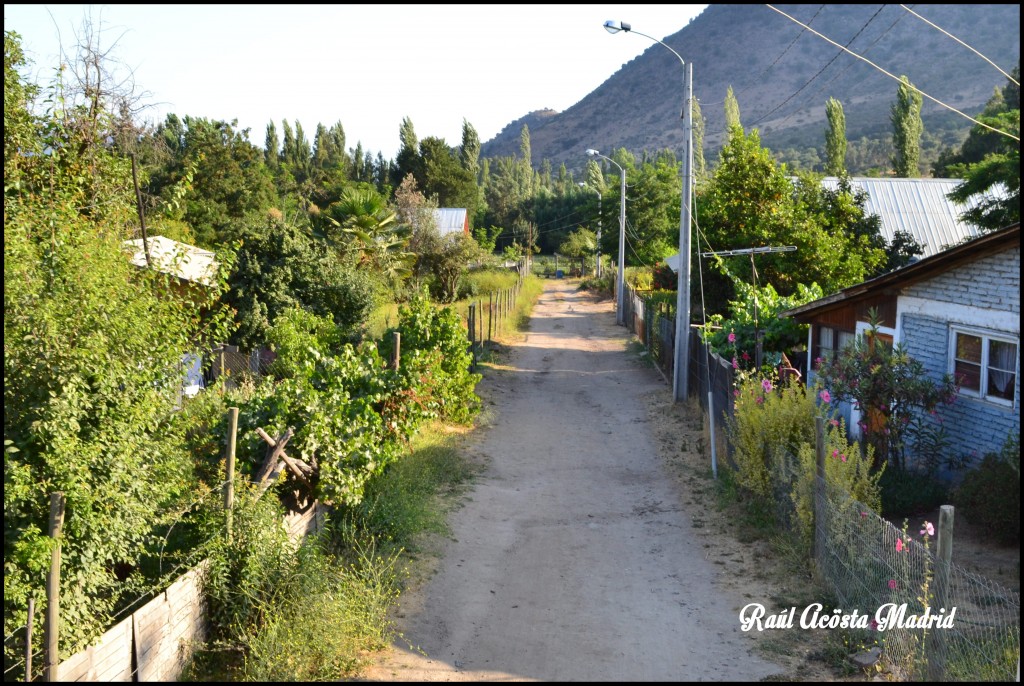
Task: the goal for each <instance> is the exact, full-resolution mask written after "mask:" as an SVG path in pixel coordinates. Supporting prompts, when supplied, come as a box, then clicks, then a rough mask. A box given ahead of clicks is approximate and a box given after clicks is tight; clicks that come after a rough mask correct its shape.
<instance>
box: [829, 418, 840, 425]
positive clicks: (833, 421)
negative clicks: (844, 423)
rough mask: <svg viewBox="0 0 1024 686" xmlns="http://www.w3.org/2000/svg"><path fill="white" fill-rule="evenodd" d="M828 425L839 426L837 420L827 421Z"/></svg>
mask: <svg viewBox="0 0 1024 686" xmlns="http://www.w3.org/2000/svg"><path fill="white" fill-rule="evenodd" d="M829 424H831V425H832V426H839V420H838V419H832V420H829Z"/></svg>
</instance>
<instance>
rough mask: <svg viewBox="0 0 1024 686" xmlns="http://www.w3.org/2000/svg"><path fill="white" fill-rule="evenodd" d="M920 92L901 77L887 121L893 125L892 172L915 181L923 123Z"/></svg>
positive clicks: (918, 170) (917, 172)
mask: <svg viewBox="0 0 1024 686" xmlns="http://www.w3.org/2000/svg"><path fill="white" fill-rule="evenodd" d="M921 102H922V100H921V93H920V91H918V90H917V89H916V88H914V86H913V85H912V84H911V83H910V79H908V78H907V77H906V76H901V77H900V86H899V88H898V89H897V91H896V102H894V103H893V104H892V107H891V109H890V115H889V120H890V121H891V122H892V146H893V148H894V153H893V157H892V160H891V162H892V166H893V170H894V171H895V173H896V176H899V177H903V178H911V179H912V178H917V177H918V176H920V175H921V170H920V167H919V161H920V158H921V134H922V132H923V131H924V124H923V123H922V121H921Z"/></svg>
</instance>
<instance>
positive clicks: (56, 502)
mask: <svg viewBox="0 0 1024 686" xmlns="http://www.w3.org/2000/svg"><path fill="white" fill-rule="evenodd" d="M63 527H64V494H63V493H61V492H60V491H58V492H56V493H51V494H50V538H52V539H53V550H52V551H51V553H50V571H49V572H47V574H46V657H45V667H44V671H43V677H44V678H45V679H46V681H48V682H51V683H52V682H54V681H59V678H58V675H57V668H58V667H59V666H60V650H59V647H58V644H57V637H58V636H59V633H60V535H61V529H62V528H63Z"/></svg>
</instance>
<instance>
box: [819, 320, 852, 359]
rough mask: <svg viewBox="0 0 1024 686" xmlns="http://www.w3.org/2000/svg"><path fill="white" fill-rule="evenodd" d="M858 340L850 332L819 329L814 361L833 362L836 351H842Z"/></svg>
mask: <svg viewBox="0 0 1024 686" xmlns="http://www.w3.org/2000/svg"><path fill="white" fill-rule="evenodd" d="M854 340H856V336H854V334H852V333H851V332H849V331H839V330H837V329H833V328H831V327H828V326H819V327H818V345H817V348H816V349H815V354H814V359H815V360H817V359H818V358H821V359H822V360H831V359H832V358H833V357H834V356H835V354H836V351H838V350H842V349H843V348H845V347H846V346H848V345H849V344H851V343H853V341H854Z"/></svg>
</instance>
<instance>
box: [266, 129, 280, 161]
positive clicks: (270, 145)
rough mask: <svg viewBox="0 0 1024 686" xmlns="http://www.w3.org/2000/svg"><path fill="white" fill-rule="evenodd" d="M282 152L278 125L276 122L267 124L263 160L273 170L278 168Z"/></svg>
mask: <svg viewBox="0 0 1024 686" xmlns="http://www.w3.org/2000/svg"><path fill="white" fill-rule="evenodd" d="M280 154H281V143H280V141H278V140H277V127H276V126H274V122H270V123H269V124H267V137H266V140H265V142H264V145H263V161H264V163H265V164H266V165H267V167H269V168H270V169H271V170H274V169H277V167H278V164H279V162H280V160H279V159H278V155H280Z"/></svg>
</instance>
